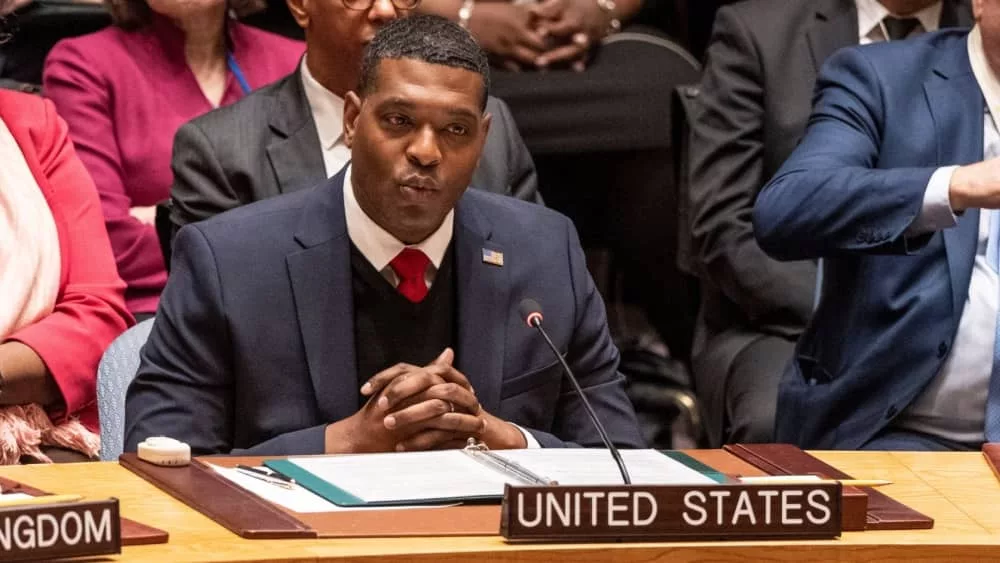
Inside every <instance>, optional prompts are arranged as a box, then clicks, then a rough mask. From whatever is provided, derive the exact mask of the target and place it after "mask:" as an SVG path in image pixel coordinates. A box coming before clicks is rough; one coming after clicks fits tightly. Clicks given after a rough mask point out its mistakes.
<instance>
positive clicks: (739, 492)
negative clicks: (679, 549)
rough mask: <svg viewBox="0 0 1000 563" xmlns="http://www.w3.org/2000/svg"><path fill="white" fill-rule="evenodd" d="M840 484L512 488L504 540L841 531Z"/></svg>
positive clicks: (800, 535) (822, 535) (804, 535)
mask: <svg viewBox="0 0 1000 563" xmlns="http://www.w3.org/2000/svg"><path fill="white" fill-rule="evenodd" d="M840 495H841V486H840V484H839V483H836V482H820V483H815V484H808V485H790V484H789V485H773V486H772V485H747V484H741V483H733V484H726V483H721V484H718V485H612V486H600V487H597V486H566V487H562V486H553V487H534V486H523V487H522V486H512V485H508V486H507V489H506V490H505V492H504V500H503V512H502V516H501V520H500V534H501V535H502V536H503V537H504V538H506V539H507V540H509V541H574V542H575V541H590V542H593V541H664V540H678V541H688V540H749V539H827V538H835V537H837V536H839V535H840V525H841V522H840V501H841V498H840Z"/></svg>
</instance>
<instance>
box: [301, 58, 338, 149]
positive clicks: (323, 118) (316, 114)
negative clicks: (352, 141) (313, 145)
mask: <svg viewBox="0 0 1000 563" xmlns="http://www.w3.org/2000/svg"><path fill="white" fill-rule="evenodd" d="M308 57H309V54H308V53H307V54H306V55H305V56H303V57H302V62H301V63H299V64H300V66H299V70H300V73H301V74H302V87H303V89H305V92H306V101H308V102H309V109H310V110H312V115H313V121H315V122H316V132H317V133H318V134H319V142H320V145H321V147H322V148H323V150H328V149H329V148H330V147H332V146H333V145H334V144H336V143H337V141H339V140H340V138H341V137H343V136H344V99H343V98H341V97H340V96H338V95H336V94H334V93H333V92H331V91H329V90H327V89H326V87H325V86H323V85H322V84H320V83H319V82H318V81H317V80H316V78H314V77H313V75H312V73H311V72H309V65H307V64H306V59H307V58H308Z"/></svg>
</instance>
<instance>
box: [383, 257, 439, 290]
mask: <svg viewBox="0 0 1000 563" xmlns="http://www.w3.org/2000/svg"><path fill="white" fill-rule="evenodd" d="M430 263H431V261H430V259H429V258H427V255H426V254H424V253H423V252H420V251H419V250H417V249H416V248H404V249H403V251H402V252H400V253H399V254H397V255H396V257H395V258H393V259H392V262H389V266H391V267H392V271H394V272H396V275H397V276H398V277H399V285H398V286H397V287H396V290H397V291H399V293H401V294H402V295H403V297H405V298H407V299H409V300H410V301H412V302H414V303H420V302H421V301H423V300H424V297H427V282H426V281H424V275H425V274H426V273H427V266H428V265H429V264H430Z"/></svg>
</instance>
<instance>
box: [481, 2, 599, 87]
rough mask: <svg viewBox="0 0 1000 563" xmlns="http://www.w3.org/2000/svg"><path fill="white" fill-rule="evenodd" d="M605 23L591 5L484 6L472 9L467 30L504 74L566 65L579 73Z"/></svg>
mask: <svg viewBox="0 0 1000 563" xmlns="http://www.w3.org/2000/svg"><path fill="white" fill-rule="evenodd" d="M609 19H610V18H609V17H608V15H607V14H606V13H604V11H603V10H601V9H600V8H599V7H598V6H597V3H596V2H595V1H594V0H542V1H541V2H538V3H536V4H530V5H525V4H514V3H508V2H490V1H487V2H479V3H477V4H476V7H475V9H474V10H473V12H472V17H471V19H470V21H469V29H470V31H471V32H472V34H473V35H474V36H475V37H476V39H478V40H479V41H480V43H482V45H483V47H484V48H485V49H486V50H487V51H488V52H490V54H491V55H493V56H494V57H496V58H499V59H500V63H501V64H502V65H503V66H504V67H505V68H507V69H508V70H520V69H521V68H525V67H527V68H548V67H552V66H554V65H557V64H569V65H570V67H571V68H573V69H574V70H577V71H582V70H584V69H585V68H586V60H587V55H588V53H589V51H590V49H591V48H592V47H594V46H596V45H597V43H598V42H599V41H600V40H601V38H602V37H603V36H604V35H605V32H606V30H607V28H608V23H609Z"/></svg>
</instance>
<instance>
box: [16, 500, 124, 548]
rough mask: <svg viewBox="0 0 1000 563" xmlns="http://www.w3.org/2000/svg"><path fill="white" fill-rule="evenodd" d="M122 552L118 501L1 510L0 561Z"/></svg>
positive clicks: (18, 507)
mask: <svg viewBox="0 0 1000 563" xmlns="http://www.w3.org/2000/svg"><path fill="white" fill-rule="evenodd" d="M121 551H122V538H121V518H120V516H119V512H118V499H108V500H100V501H85V502H72V503H64V504H48V505H31V506H12V507H8V508H0V561H5V562H6V561H37V560H46V561H47V560H51V559H56V558H64V557H81V556H92V555H111V554H115V553H121Z"/></svg>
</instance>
